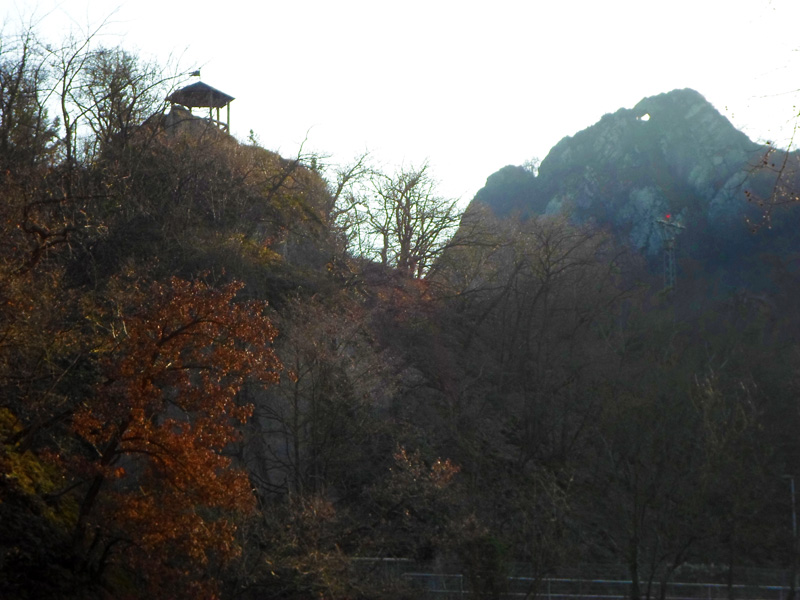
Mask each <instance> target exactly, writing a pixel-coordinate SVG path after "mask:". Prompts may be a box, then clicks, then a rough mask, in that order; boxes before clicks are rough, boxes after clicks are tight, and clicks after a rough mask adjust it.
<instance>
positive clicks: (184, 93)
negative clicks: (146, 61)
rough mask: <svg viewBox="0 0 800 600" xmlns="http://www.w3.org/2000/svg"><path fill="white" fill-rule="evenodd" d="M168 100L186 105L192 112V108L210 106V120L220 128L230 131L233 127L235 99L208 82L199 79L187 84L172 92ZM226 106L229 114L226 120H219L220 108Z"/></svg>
mask: <svg viewBox="0 0 800 600" xmlns="http://www.w3.org/2000/svg"><path fill="white" fill-rule="evenodd" d="M167 100H169V101H170V102H172V103H173V104H180V105H181V106H185V107H186V108H188V109H189V112H191V110H192V108H208V120H209V121H211V122H212V123H214V124H215V125H217V127H219V128H220V129H223V130H224V131H226V132H230V127H231V102H232V101H233V100H235V98H234V97H233V96H229V95H228V94H226V93H225V92H220V91H219V90H218V89H216V88H213V87H211V86H210V85H208V84H207V83H203V82H202V81H198V82H197V83H193V84H191V85H187V86H186V87H183V88H181V89H179V90H176V91H174V92H172V93H171V94H170V95H169V96H168V97H167ZM223 106H224V107H226V109H227V115H226V118H225V122H224V123H223V122H222V121H220V120H219V109H220V108H222V107H223ZM215 108H216V109H217V118H216V119H215V118H214V109H215Z"/></svg>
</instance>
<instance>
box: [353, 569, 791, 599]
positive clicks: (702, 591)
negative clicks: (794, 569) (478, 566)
mask: <svg viewBox="0 0 800 600" xmlns="http://www.w3.org/2000/svg"><path fill="white" fill-rule="evenodd" d="M363 560H367V561H378V560H379V559H363ZM366 565H370V571H371V573H372V576H373V577H378V578H380V579H382V580H383V581H391V582H393V584H394V585H401V586H402V587H405V588H407V589H409V591H413V594H414V597H415V598H419V599H420V600H451V599H452V600H456V599H467V598H469V599H475V598H492V599H500V600H511V599H515V600H516V599H528V598H529V599H531V600H533V599H536V600H594V599H597V600H626V599H627V598H630V596H631V581H630V580H629V579H626V578H625V576H624V573H625V570H624V567H619V566H616V565H607V566H601V565H585V566H583V567H578V568H574V569H564V570H562V571H561V572H559V573H556V574H553V575H550V576H548V577H540V578H535V577H531V576H529V574H526V569H525V567H524V566H522V565H510V566H509V569H508V574H506V575H505V576H498V575H497V574H481V573H468V572H462V569H459V568H458V567H457V566H453V565H439V566H435V565H422V564H418V563H414V562H413V561H408V560H399V559H382V560H381V561H380V562H372V563H364V566H366ZM727 577H728V573H727V569H722V568H715V567H714V566H713V565H712V566H705V565H702V566H694V567H692V566H688V567H686V568H684V569H682V570H679V571H678V572H677V573H676V576H675V578H674V580H672V581H668V582H667V583H666V584H665V588H664V594H663V598H665V599H666V600H729V599H730V598H733V599H735V600H787V597H788V595H789V591H790V586H789V574H788V572H786V571H777V570H759V569H739V570H737V571H736V572H735V582H734V583H733V584H731V585H729V584H728V583H727V582H726V580H727ZM639 589H640V595H641V598H642V599H643V600H647V599H651V600H659V599H660V598H662V593H661V592H662V590H661V584H660V583H659V582H658V581H653V582H651V583H650V584H649V585H648V582H646V581H643V582H641V583H640V586H639Z"/></svg>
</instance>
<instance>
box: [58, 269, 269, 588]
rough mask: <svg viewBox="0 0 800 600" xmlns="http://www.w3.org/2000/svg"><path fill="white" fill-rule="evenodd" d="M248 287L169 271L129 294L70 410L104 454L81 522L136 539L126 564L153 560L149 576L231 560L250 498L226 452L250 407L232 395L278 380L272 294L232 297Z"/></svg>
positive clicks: (92, 467) (94, 465)
mask: <svg viewBox="0 0 800 600" xmlns="http://www.w3.org/2000/svg"><path fill="white" fill-rule="evenodd" d="M241 288H242V284H240V283H231V284H228V285H226V286H224V287H222V288H213V287H210V286H208V285H206V284H204V283H201V282H188V281H184V280H181V279H178V278H172V279H170V280H169V281H168V282H166V283H156V284H153V285H152V286H150V289H149V290H148V292H146V293H142V292H140V291H134V293H133V294H132V297H131V296H129V297H127V298H126V299H125V305H126V308H125V309H124V310H122V311H120V315H121V320H122V321H123V323H122V324H121V325H120V326H115V327H114V328H113V331H115V332H116V337H115V339H114V340H113V342H112V343H111V344H108V345H107V346H105V347H104V348H103V355H102V357H101V359H100V365H101V367H102V372H103V374H104V378H103V379H101V381H100V382H99V383H98V385H97V386H96V388H95V396H94V397H93V398H92V399H91V400H88V401H86V402H85V403H84V404H83V405H82V406H81V407H80V409H79V410H78V411H77V412H76V413H75V414H74V416H73V419H72V429H73V431H74V432H75V433H76V434H78V435H79V436H80V437H81V438H83V439H84V440H86V441H87V442H89V443H90V444H92V445H93V446H94V448H95V450H96V453H97V454H96V458H94V459H89V463H90V464H88V465H86V466H87V467H88V468H87V469H86V472H88V473H93V474H94V480H93V481H94V483H93V485H92V486H91V487H90V490H89V491H88V492H87V496H86V498H85V499H84V502H83V507H82V515H83V519H84V522H82V523H79V527H83V528H84V530H85V531H88V527H87V526H88V525H89V524H91V525H93V526H94V527H97V528H100V530H101V531H104V535H106V537H107V539H108V540H112V539H125V540H129V541H130V542H131V543H132V548H133V549H132V550H130V551H129V552H127V553H126V554H125V556H124V560H125V562H127V563H128V565H129V567H130V568H131V569H133V570H134V571H136V570H138V567H137V566H136V565H137V564H138V563H139V562H140V561H144V560H146V561H148V562H149V563H151V564H150V566H149V567H148V568H149V569H150V571H151V572H150V574H149V576H151V577H152V578H154V580H155V579H158V578H159V577H161V576H163V577H168V576H172V575H174V569H172V568H171V567H170V568H167V567H166V565H168V564H174V563H175V561H176V560H178V561H179V562H180V561H186V565H187V568H189V566H190V565H194V566H195V567H197V566H198V565H204V564H206V563H207V562H208V560H209V559H210V557H212V556H213V557H216V558H217V559H219V560H221V561H224V560H226V559H228V558H230V557H232V556H233V555H234V554H235V553H236V551H237V547H236V544H235V540H234V532H235V529H236V528H235V526H234V524H233V520H232V517H233V514H234V513H241V512H248V511H250V510H252V509H253V508H254V506H255V500H254V497H253V494H252V490H251V486H250V482H249V480H248V477H247V474H246V473H245V472H244V471H243V470H241V469H238V468H236V467H234V466H233V465H232V461H231V459H230V458H229V457H228V456H225V455H223V454H222V451H223V450H224V449H225V448H226V447H228V446H229V445H230V444H231V443H232V442H234V441H236V440H237V439H238V432H237V429H236V426H235V424H236V422H244V421H245V420H246V419H247V418H248V417H249V416H250V415H251V414H252V406H249V405H245V406H241V405H240V404H239V403H238V402H237V395H238V393H239V391H240V390H241V389H242V386H243V385H244V384H245V382H248V381H255V382H257V383H260V384H262V385H267V384H270V383H273V382H275V381H277V378H278V369H279V368H280V364H279V362H278V359H277V358H276V356H275V354H274V353H273V350H272V347H271V343H272V340H273V339H274V337H275V335H276V333H277V332H276V330H275V328H274V327H273V326H272V324H271V323H270V321H269V319H268V318H267V317H266V316H265V315H264V311H265V308H266V306H265V303H261V302H245V303H238V302H236V301H235V297H236V294H237V293H238V292H239V290H240V289H241ZM97 490H100V491H99V492H98V491H97ZM109 543H111V542H109ZM156 559H158V560H161V561H162V562H161V563H160V564H161V568H159V567H158V566H156V563H158V560H156ZM154 560H156V563H153V561H154ZM190 570H191V569H190ZM168 573H172V575H168Z"/></svg>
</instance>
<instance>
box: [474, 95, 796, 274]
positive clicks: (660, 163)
mask: <svg viewBox="0 0 800 600" xmlns="http://www.w3.org/2000/svg"><path fill="white" fill-rule="evenodd" d="M766 151H767V147H765V146H761V145H759V144H756V143H754V142H752V141H750V140H749V139H748V138H747V136H746V135H745V134H744V133H742V132H740V131H738V130H736V129H735V128H734V127H733V125H731V123H730V122H729V121H728V120H727V119H726V118H725V117H724V116H722V115H721V114H720V113H719V112H717V110H716V109H715V108H714V107H713V106H712V105H711V104H709V103H708V102H707V101H706V100H705V98H703V96H701V95H700V94H699V93H697V92H695V91H694V90H690V89H684V90H675V91H672V92H669V93H665V94H661V95H658V96H653V97H650V98H645V99H644V100H642V101H641V102H639V103H638V104H637V105H636V106H635V107H634V108H632V109H620V110H618V111H617V112H615V113H613V114H607V115H605V116H604V117H603V118H602V119H601V120H600V121H599V122H598V123H596V124H595V125H592V126H591V127H589V128H587V129H585V130H583V131H581V132H579V133H577V134H576V135H574V136H572V137H566V138H564V139H563V140H561V141H560V142H559V143H558V144H557V145H556V146H555V147H554V148H553V149H552V150H551V151H550V153H549V154H548V155H547V157H546V158H545V159H544V160H543V161H542V163H541V166H540V168H539V173H538V176H536V177H534V176H533V174H532V173H530V172H528V171H526V170H524V169H522V168H521V167H504V168H503V169H501V170H500V171H498V172H497V173H495V174H494V175H492V176H490V177H489V178H488V180H487V182H486V186H485V187H484V188H483V189H481V190H480V191H479V192H478V193H477V194H476V196H475V199H474V200H473V202H481V203H484V204H487V205H489V206H490V207H491V208H492V209H493V210H494V211H495V212H496V213H497V214H499V215H506V214H511V213H515V212H518V213H520V214H521V215H523V216H524V215H531V214H552V213H556V212H559V211H564V210H566V211H569V213H570V214H571V215H572V218H573V219H575V220H576V221H578V222H587V221H591V222H595V223H597V224H598V225H600V226H604V227H608V228H610V229H611V230H612V231H614V232H615V233H616V234H617V235H618V236H619V237H620V238H621V239H622V240H625V241H626V242H628V243H629V244H630V245H631V246H633V247H634V248H636V249H638V250H640V251H642V252H643V253H644V254H645V255H646V256H648V257H650V258H652V259H655V258H656V257H657V256H658V255H659V253H660V251H661V248H662V241H661V237H660V234H659V231H658V229H657V228H658V225H657V220H658V219H663V218H664V216H665V215H666V214H670V216H671V219H673V220H676V221H678V222H680V223H681V224H682V225H684V226H685V230H684V233H683V234H682V235H681V240H680V243H681V244H682V246H683V250H684V252H685V253H688V255H690V256H691V257H692V258H693V259H696V260H698V261H700V262H701V263H706V262H708V261H709V260H711V262H714V261H716V262H715V264H714V265H710V264H709V266H712V267H713V268H717V267H719V266H720V265H719V262H720V256H721V255H722V256H723V257H728V258H729V257H730V256H729V255H732V254H738V253H740V252H748V251H758V250H759V248H756V246H759V245H763V244H764V243H765V242H764V238H765V236H761V238H759V239H756V238H755V236H753V235H752V233H751V232H750V230H749V229H748V228H747V226H746V225H745V217H746V216H747V215H748V213H749V214H750V215H751V216H758V209H757V208H756V207H753V206H751V205H750V204H749V203H748V202H747V200H746V197H745V193H744V192H745V189H751V190H752V189H754V187H755V188H759V187H761V188H764V187H765V186H766V185H767V184H768V181H767V180H766V179H765V178H764V176H763V175H757V174H756V173H755V167H756V166H757V165H758V164H759V163H760V161H761V160H762V158H763V156H764V154H765V153H766ZM756 191H759V190H758V189H756ZM760 191H761V192H762V195H764V193H766V191H767V190H766V189H762V190H760ZM794 220H795V222H796V221H797V219H796V218H795V219H794ZM794 231H796V229H794ZM773 237H775V236H774V235H773ZM795 245H798V244H795ZM709 253H714V256H715V258H712V257H711V256H709ZM724 260H726V259H725V258H723V262H724ZM732 283H733V284H734V285H738V282H732Z"/></svg>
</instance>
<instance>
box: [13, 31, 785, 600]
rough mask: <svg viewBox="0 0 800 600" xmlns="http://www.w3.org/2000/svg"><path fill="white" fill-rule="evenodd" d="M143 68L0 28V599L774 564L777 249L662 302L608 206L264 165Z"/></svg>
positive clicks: (779, 541)
mask: <svg viewBox="0 0 800 600" xmlns="http://www.w3.org/2000/svg"><path fill="white" fill-rule="evenodd" d="M163 73H164V72H163V71H162V70H161V69H160V68H159V66H158V65H153V64H149V63H147V62H146V61H143V60H142V59H140V58H139V57H137V56H136V55H134V54H131V53H128V52H126V51H125V50H123V49H121V48H103V47H101V46H100V45H99V44H98V43H97V40H96V39H91V38H90V39H88V40H82V41H77V42H76V41H70V42H65V43H64V44H61V45H52V44H50V45H45V44H44V43H43V42H42V41H41V40H39V39H37V37H36V35H35V33H34V32H27V33H26V34H24V35H22V36H19V37H11V36H6V37H4V38H3V40H2V46H0V216H1V217H2V218H0V228H1V229H2V232H1V235H0V596H2V597H3V598H9V599H23V598H25V599H28V598H244V599H249V598H252V599H256V598H258V599H261V598H286V599H290V598H295V599H301V598H310V597H318V598H365V599H366V598H387V599H391V598H415V597H418V595H417V592H415V591H414V590H413V589H411V587H410V583H409V582H410V580H402V579H390V578H386V577H382V576H379V575H380V573H381V572H380V569H376V568H375V566H376V565H378V566H380V565H381V564H384V563H382V562H381V561H380V560H377V559H398V560H397V561H395V563H392V564H401V562H402V561H406V560H407V561H413V564H420V563H424V564H427V565H428V566H429V568H430V569H435V568H437V567H436V565H440V566H441V565H450V566H451V567H450V568H451V569H457V572H459V573H464V574H465V577H466V578H467V581H468V585H469V588H470V589H471V590H473V591H474V592H475V594H476V595H477V596H478V597H497V595H498V594H500V593H501V592H502V590H503V588H504V585H505V576H506V575H507V574H508V573H509V572H510V569H511V565H516V566H515V568H517V567H518V566H519V565H524V567H525V569H526V572H527V573H529V574H530V575H531V577H532V581H533V582H534V584H533V587H531V589H530V595H531V597H532V596H533V595H534V594H535V593H536V591H537V590H536V587H535V582H536V581H538V580H539V579H540V578H541V577H544V576H547V575H549V574H552V573H554V572H556V570H558V569H560V568H564V567H574V566H577V565H581V564H587V563H593V564H604V565H606V564H607V565H623V566H624V568H625V569H626V570H627V573H628V576H629V578H630V579H631V580H632V581H633V582H634V583H633V584H632V585H631V588H630V590H629V593H630V596H631V597H632V598H634V599H637V600H638V598H640V597H644V596H645V595H648V596H649V595H651V588H650V586H649V585H647V584H648V583H653V582H660V581H668V580H669V579H670V578H672V577H673V576H674V575H675V574H676V573H677V572H679V571H680V569H681V568H682V567H683V566H685V565H687V564H692V565H695V567H697V565H716V566H715V567H714V568H715V569H716V570H717V571H719V570H722V571H725V572H728V573H730V581H731V582H733V581H735V579H736V574H737V573H738V572H739V570H740V569H741V568H743V567H768V568H777V569H788V568H789V567H790V565H791V564H792V558H793V551H794V549H796V540H793V538H792V527H791V525H792V514H793V513H792V510H793V506H792V497H791V496H790V487H789V481H788V480H787V478H786V477H787V476H792V477H794V476H795V475H797V473H796V469H797V465H798V451H799V450H800V441H798V438H797V431H798V425H800V415H799V414H798V407H797V400H796V396H797V391H798V390H797V381H798V380H797V375H798V373H797V355H798V351H800V347H798V344H797V339H798V337H797V336H798V332H800V327H799V326H800V323H799V322H798V316H799V315H798V310H797V302H796V298H797V291H798V280H797V277H796V273H795V272H794V271H792V270H791V268H789V267H787V263H786V262H782V261H780V260H773V261H772V262H768V264H771V265H772V267H773V269H772V271H770V272H764V273H762V276H763V277H764V278H768V280H769V284H770V285H769V286H762V288H760V290H759V292H758V293H754V292H751V291H749V290H747V289H738V290H735V291H720V290H719V289H714V290H713V293H709V290H708V289H706V288H704V287H703V286H700V285H696V286H694V287H693V288H691V289H687V291H686V292H685V293H681V294H677V293H672V292H670V291H669V290H667V291H663V290H662V287H663V286H662V280H661V274H660V273H659V272H655V273H654V272H653V270H652V269H651V268H650V267H651V266H652V265H650V264H648V259H647V257H646V256H645V255H643V254H642V253H641V252H640V251H639V250H640V249H639V248H637V247H632V245H631V244H630V243H629V241H630V240H629V239H626V238H625V237H624V236H620V235H619V232H618V231H615V230H614V229H613V228H609V227H601V226H599V225H598V223H597V222H596V220H595V221H592V220H591V219H584V220H581V221H576V220H575V219H574V218H571V217H570V215H569V214H566V213H563V212H559V211H541V212H542V213H545V212H549V214H535V213H536V212H537V211H528V212H527V213H525V214H522V211H520V210H516V211H514V210H511V207H512V204H513V202H512V200H513V198H500V199H499V200H498V202H499V203H500V204H502V203H503V202H505V203H506V205H508V207H509V210H497V205H495V206H494V210H493V209H492V207H489V206H487V205H486V203H482V202H477V201H476V202H474V203H473V204H472V205H471V207H470V209H469V210H468V211H467V213H466V214H464V215H461V214H459V213H458V211H457V205H456V203H455V201H453V200H448V199H444V198H441V197H440V196H439V195H438V194H437V190H436V187H435V185H434V183H433V182H434V180H433V177H432V174H431V173H430V172H429V171H430V170H429V168H428V167H427V166H426V165H421V166H418V167H416V168H405V169H399V170H397V171H394V172H385V171H379V170H377V169H375V168H373V167H372V166H371V165H370V163H369V159H368V157H361V158H359V159H356V160H355V161H354V162H352V163H351V164H346V165H345V164H343V165H336V164H333V162H332V161H331V160H329V159H326V158H324V157H320V156H311V155H306V154H303V153H302V152H301V153H300V154H299V155H298V156H296V157H281V156H278V155H277V154H275V153H274V152H270V151H268V150H266V149H264V148H262V147H260V146H259V145H258V143H257V141H256V139H255V136H251V139H250V140H248V141H246V142H245V141H239V140H236V139H234V138H233V137H231V136H229V135H228V134H227V133H226V132H225V131H224V129H221V128H220V127H219V124H218V123H216V122H211V121H207V120H206V119H205V118H203V117H204V115H203V117H197V116H194V115H192V114H191V113H189V112H188V111H187V110H186V109H185V108H181V107H178V106H170V105H169V103H166V102H165V100H164V99H165V98H167V96H168V95H169V93H170V91H172V90H173V89H175V88H176V87H180V86H182V85H185V84H186V81H185V80H184V79H172V78H170V77H167V76H165V75H164V74H163ZM653 112H654V117H653V120H655V111H653ZM554 156H555V155H554ZM562 158H563V157H562ZM693 160H694V159H693ZM554 161H555V159H551V160H550V161H549V164H555V163H554ZM547 164H548V163H547V162H545V163H543V164H542V174H544V173H545V171H546V165H547ZM553 168H555V167H553ZM512 171H513V172H514V173H516V171H514V170H513V169H512ZM531 178H533V176H532V175H531ZM534 179H535V178H534ZM523 183H524V182H523ZM521 187H522V188H524V187H525V186H524V185H522V186H521ZM778 191H779V192H780V193H783V192H784V190H780V189H779V190H778ZM513 208H519V207H518V206H515V207H513ZM770 210H771V211H772V210H774V211H778V210H780V207H774V208H772V207H770ZM770 216H772V215H770ZM787 247H789V246H787ZM791 248H794V246H791ZM792 252H794V250H792ZM682 268H683V269H685V270H688V269H692V268H693V269H696V270H698V271H699V270H701V269H703V268H705V267H704V265H703V264H700V262H699V261H696V262H694V263H691V264H690V263H684V264H683V266H682ZM697 277H698V279H702V277H701V275H699V274H698V275H697ZM765 289H766V291H764V290H765ZM387 564H388V563H387ZM709 568H710V567H709ZM640 582H643V583H641V585H640ZM732 589H733V588H731V590H732Z"/></svg>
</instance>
